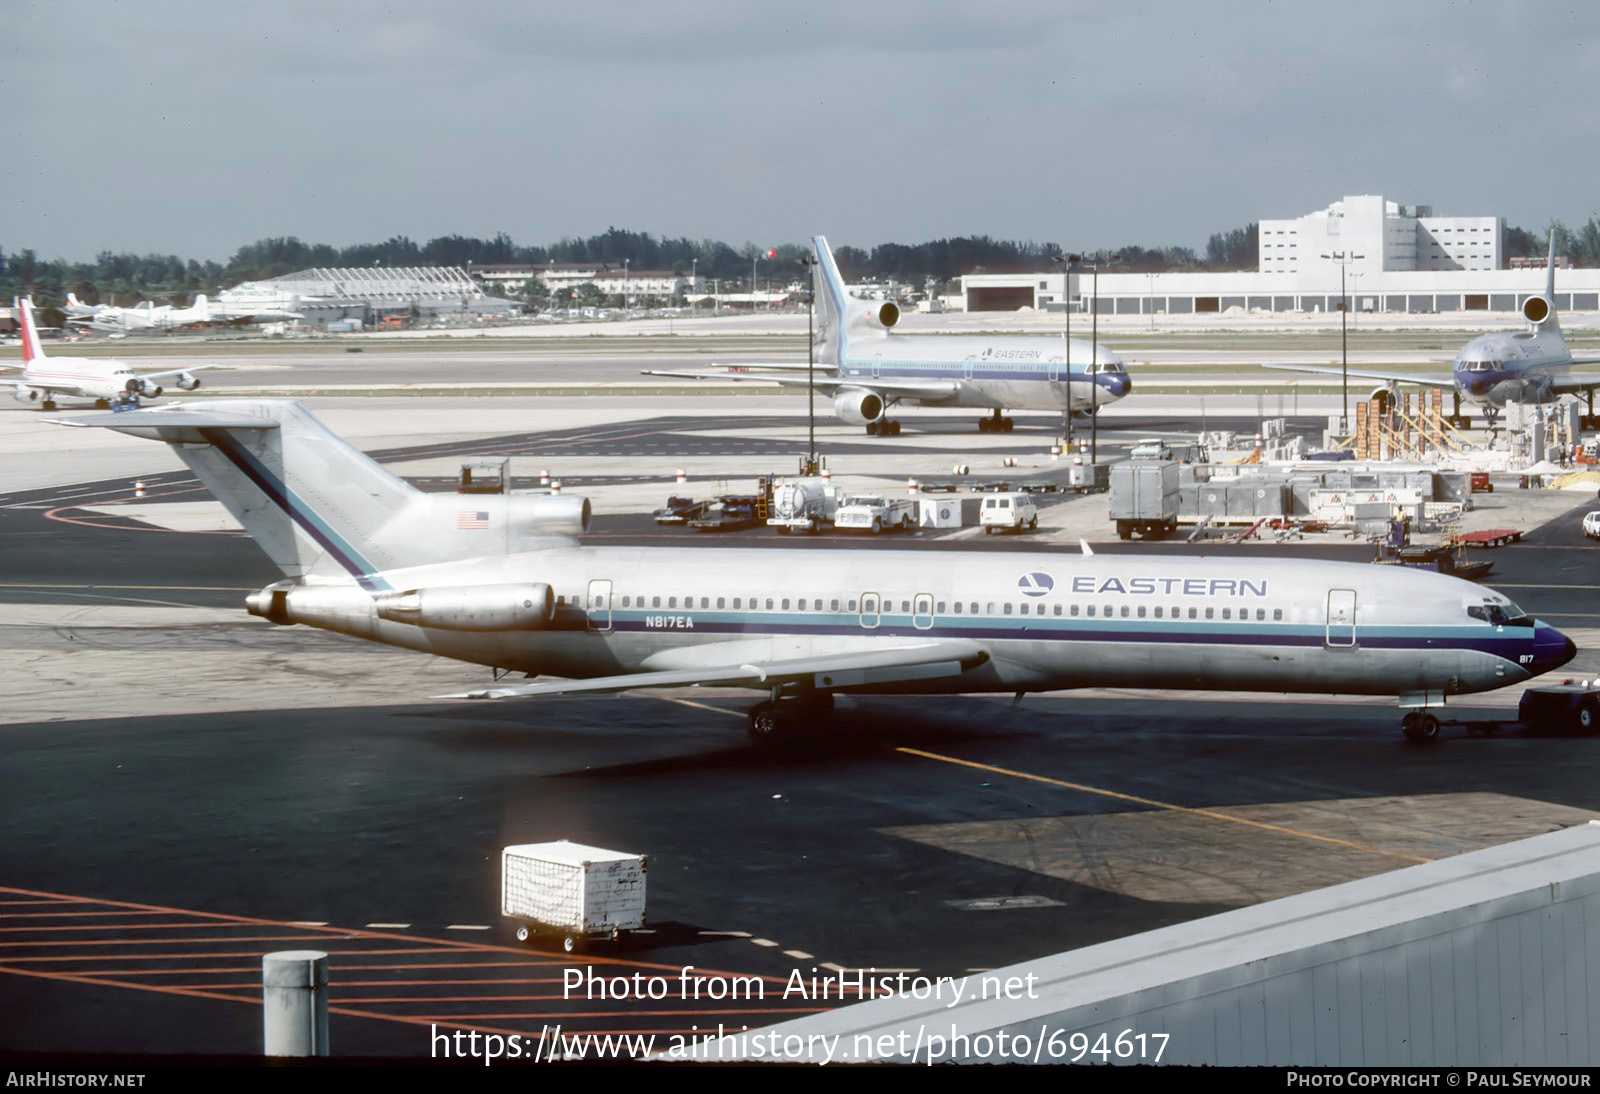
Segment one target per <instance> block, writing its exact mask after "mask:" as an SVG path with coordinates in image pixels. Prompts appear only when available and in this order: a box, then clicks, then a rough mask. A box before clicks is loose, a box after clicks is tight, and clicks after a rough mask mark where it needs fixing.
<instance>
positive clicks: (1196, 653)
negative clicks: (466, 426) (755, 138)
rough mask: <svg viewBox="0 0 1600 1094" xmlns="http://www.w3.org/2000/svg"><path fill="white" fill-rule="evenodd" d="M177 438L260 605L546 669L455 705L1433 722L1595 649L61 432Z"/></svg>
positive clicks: (1301, 578) (273, 447)
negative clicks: (248, 545) (1340, 711)
mask: <svg viewBox="0 0 1600 1094" xmlns="http://www.w3.org/2000/svg"><path fill="white" fill-rule="evenodd" d="M61 424H63V425H74V426H104V427H108V428H111V429H116V430H120V431H121V432H124V433H129V434H133V435H135V436H141V437H148V438H151V439H156V440H161V441H165V442H166V443H167V444H169V445H172V446H173V448H174V451H175V452H176V454H177V455H178V457H179V458H181V459H182V460H183V462H184V463H186V464H188V465H189V467H190V468H191V469H193V471H194V472H195V474H196V475H197V476H198V477H199V479H200V481H201V482H203V483H204V484H205V485H206V486H207V488H209V489H210V490H211V492H212V493H213V494H214V495H216V497H217V498H218V499H219V500H220V501H221V502H222V503H223V504H224V505H225V506H226V507H227V509H228V511H229V512H230V513H232V514H233V516H234V518H235V519H236V520H238V521H239V522H240V524H242V525H243V526H244V527H245V528H246V529H247V530H248V531H249V532H250V534H251V535H253V536H254V537H255V539H256V542H257V543H259V544H260V545H261V547H262V548H263V549H264V550H265V551H266V553H267V555H268V556H269V557H270V558H271V559H272V561H273V562H275V563H276V564H277V565H278V567H279V568H280V569H281V570H282V571H283V573H284V574H285V575H286V580H283V581H280V582H277V583H275V584H272V585H269V586H267V587H266V588H264V589H262V590H261V591H259V592H256V593H252V594H251V595H250V596H248V597H247V598H246V605H247V607H248V610H249V612H250V613H251V614H252V615H256V616H260V617H262V618H265V619H267V620H270V621H271V622H273V623H281V624H294V623H303V624H306V625H308V626H312V627H319V628H322V629H324V630H330V631H336V632H338V633H341V634H347V635H353V636H355V637H358V638H365V639H369V640H372V641H375V642H383V643H386V644H389V645H393V646H402V647H405V648H407V649H413V650H422V651H424V652H427V653H434V654H438V655H440V656H442V657H451V658H455V659H457V660H460V661H469V662H473V663H476V664H480V665H486V666H490V667H491V668H493V669H495V670H496V674H497V678H498V675H499V674H501V673H504V672H520V673H526V674H527V675H528V676H535V675H542V674H549V675H553V676H557V677H565V678H566V679H561V680H554V681H550V682H541V683H532V684H520V683H519V684H506V685H497V686H491V687H486V688H483V689H480V690H474V691H470V692H466V693H463V694H462V695H460V696H446V698H466V697H470V698H511V697H517V696H540V695H564V694H573V693H580V692H600V693H606V692H612V693H614V692H622V691H628V690H630V689H633V688H662V687H684V686H694V685H704V686H718V687H746V688H753V689H757V690H760V691H764V692H766V693H767V698H766V699H764V700H763V701H761V702H759V703H757V704H756V705H755V706H754V707H753V708H752V709H751V710H750V715H749V725H750V732H751V734H752V735H753V736H755V737H757V738H761V737H765V736H768V735H770V734H772V733H774V732H777V731H778V730H780V729H781V728H783V727H784V725H785V724H786V723H789V722H792V721H796V720H798V719H800V718H804V717H811V716H819V715H822V714H824V713H825V712H826V711H827V710H828V709H829V708H830V707H831V706H832V702H833V695H834V693H836V692H847V693H921V694H951V693H963V692H1011V693H1016V694H1017V695H1021V694H1022V693H1024V692H1032V691H1054V690H1057V689H1062V688H1081V687H1138V688H1185V689H1211V690H1225V691H1236V690H1243V691H1269V692H1280V693H1281V692H1323V693H1340V692H1343V693H1351V694H1365V695H1393V696H1396V697H1398V698H1399V701H1400V705H1401V706H1402V707H1406V708H1409V713H1407V715H1406V716H1405V719H1404V721H1403V722H1402V728H1403V729H1404V730H1405V732H1406V733H1407V734H1408V735H1410V736H1413V737H1420V738H1427V737H1432V736H1435V735H1436V734H1437V733H1438V730H1439V720H1438V718H1437V717H1436V716H1435V715H1434V714H1432V713H1430V712H1429V709H1428V708H1431V707H1437V706H1439V705H1441V704H1443V703H1444V702H1445V700H1446V698H1447V697H1449V696H1455V695H1465V694H1468V693H1471V692H1477V691H1488V690H1490V689H1492V688H1499V687H1505V686H1507V685H1510V684H1519V683H1522V682H1524V681H1526V680H1529V679H1531V678H1533V677H1534V676H1537V675H1539V674H1540V673H1543V672H1548V671H1550V670H1551V669H1554V668H1556V667H1557V666H1559V665H1563V664H1565V663H1566V662H1568V661H1570V660H1571V659H1572V658H1573V656H1575V654H1576V652H1577V647H1576V646H1575V645H1574V644H1573V642H1572V641H1571V640H1570V639H1568V638H1567V637H1566V636H1565V635H1563V634H1561V633H1560V632H1559V631H1557V630H1556V629H1555V628H1553V627H1551V626H1549V625H1547V624H1545V623H1542V622H1539V621H1537V620H1535V619H1532V618H1530V617H1529V616H1528V615H1526V614H1525V613H1524V612H1522V611H1521V610H1520V609H1518V608H1517V606H1516V605H1515V604H1513V603H1512V602H1511V601H1510V600H1509V599H1507V598H1506V597H1505V596H1503V595H1501V594H1500V593H1497V592H1494V591H1492V590H1489V589H1484V588H1482V587H1480V586H1478V585H1475V584H1473V583H1472V582H1469V581H1463V580H1461V579H1459V578H1455V577H1449V576H1446V575H1443V574H1438V573H1431V572H1425V571H1421V570H1415V569H1410V568H1407V567H1400V566H1371V565H1361V564H1359V563H1351V562H1323V561H1315V560H1306V559H1262V558H1250V559H1226V558H1199V559H1195V558H1184V557H1176V556H1162V555H1115V556H1113V555H1092V554H1087V553H1085V554H1082V555H1067V554H1059V553H1052V554H1042V553H1041V554H1010V553H1006V554H994V553H985V552H977V551H968V552H946V551H867V552H862V551H851V550H809V551H795V550H788V551H784V550H768V549H756V550H739V549H734V550H729V549H718V548H704V547H691V548H665V547H661V548H639V547H589V546H584V545H582V544H580V543H579V540H578V537H579V536H580V535H581V534H582V533H584V532H585V531H586V530H587V529H588V524H589V503H588V501H587V500H586V499H583V498H576V497H570V496H565V495H561V496H550V495H543V494H499V495H495V494H484V495H472V496H466V497H464V496H461V495H457V494H428V493H423V492H422V491H419V490H417V489H416V488H414V487H412V486H411V485H410V484H408V483H406V482H404V481H403V480H401V479H398V478H396V477H395V476H394V475H392V474H390V473H389V472H388V471H386V470H384V469H383V468H382V467H380V466H378V464H376V463H375V462H373V461H372V460H371V459H370V458H368V457H367V456H366V455H364V454H362V453H361V452H359V451H357V450H356V449H355V448H353V447H351V446H350V445H349V444H347V443H346V442H345V441H343V440H341V439H340V438H339V437H337V436H335V435H334V434H332V433H331V432H329V431H328V429H327V428H326V427H325V426H323V425H322V423H321V422H319V421H317V419H316V418H314V417H313V416H312V415H311V414H310V413H309V412H308V411H307V410H306V409H305V408H304V407H302V406H301V405H300V404H298V403H295V402H291V401H285V400H226V401H223V400H208V401H207V402H206V403H205V404H204V405H201V404H198V403H174V404H171V405H169V406H166V407H154V408H148V409H145V410H130V411H126V412H123V413H120V414H103V415H92V416H89V417H81V418H72V419H63V420H62V423H61Z"/></svg>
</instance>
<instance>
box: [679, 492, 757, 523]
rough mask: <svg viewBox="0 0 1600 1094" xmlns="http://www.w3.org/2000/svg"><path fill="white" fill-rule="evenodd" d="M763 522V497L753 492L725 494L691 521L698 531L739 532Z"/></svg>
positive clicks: (714, 499)
mask: <svg viewBox="0 0 1600 1094" xmlns="http://www.w3.org/2000/svg"><path fill="white" fill-rule="evenodd" d="M760 523H761V499H760V498H759V497H757V496H755V495H753V494H723V495H721V496H719V497H716V498H713V499H712V500H711V501H710V502H709V503H708V504H707V505H706V509H705V512H704V513H702V514H701V515H700V516H698V517H693V518H691V519H690V521H689V527H690V528H693V529H694V530H695V531H696V532H738V531H742V530H743V529H745V528H754V527H756V526H757V525H758V524H760Z"/></svg>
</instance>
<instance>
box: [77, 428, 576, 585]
mask: <svg viewBox="0 0 1600 1094" xmlns="http://www.w3.org/2000/svg"><path fill="white" fill-rule="evenodd" d="M61 424H63V425H76V426H103V427H105V428H108V429H115V430H118V431H119V432H122V433H129V434H132V435H134V436H137V437H147V438H149V439H151V440H158V441H165V442H166V443H167V444H170V445H171V446H172V447H173V450H174V451H175V452H176V453H177V455H178V456H179V458H181V459H182V460H183V462H184V463H186V464H188V465H189V467H190V468H191V469H192V470H193V471H194V473H195V475H196V476H197V477H198V478H199V479H200V481H201V482H202V483H204V484H205V486H206V488H207V489H208V490H210V491H211V493H212V494H214V495H215V496H216V498H217V500H218V501H220V502H222V504H223V505H224V506H226V507H227V510H228V512H229V513H231V514H232V515H233V518H234V519H235V520H237V521H238V522H239V523H240V524H242V525H243V526H244V527H245V530H246V531H248V532H249V533H250V535H251V536H253V537H254V538H255V541H256V542H257V543H259V544H260V545H261V548H262V550H264V551H266V553H267V556H268V557H269V558H271V559H272V561H273V562H274V563H276V564H277V566H278V568H279V569H281V570H282V571H283V572H284V573H285V574H286V575H288V576H289V577H291V578H295V579H297V580H302V581H308V582H314V583H327V584H343V583H347V582H352V581H353V582H355V583H356V584H357V585H360V586H361V587H362V588H364V589H367V590H369V591H371V592H384V591H388V590H389V589H390V588H391V587H392V586H391V585H390V584H389V579H388V577H387V576H385V575H386V574H388V573H390V572H391V571H395V570H404V569H407V568H409V567H413V566H427V565H431V564H433V563H439V562H456V561H462V560H466V559H476V558H497V557H503V556H504V555H505V554H507V553H508V552H510V551H513V550H527V549H532V548H534V547H537V546H547V545H549V544H550V539H551V537H571V536H576V535H578V534H579V533H581V532H583V531H585V530H587V527H588V522H589V503H588V501H587V500H586V499H584V498H579V497H556V498H552V497H543V496H528V495H509V494H507V495H481V496H474V497H472V498H471V499H470V500H468V499H463V498H460V497H458V496H457V495H455V494H425V493H423V492H422V491H420V490H418V489H416V488H415V487H414V486H412V485H411V484H410V483H408V482H406V481H405V480H403V479H400V478H397V477H396V476H394V475H392V474H390V473H389V472H388V471H386V470H384V469H383V468H382V467H380V466H378V464H377V463H376V462H375V461H374V460H373V459H372V458H371V457H370V456H368V455H367V454H366V453H364V452H362V451H360V450H359V449H357V448H355V447H354V446H353V445H351V444H349V443H348V442H347V441H345V440H344V439H342V438H341V437H339V436H337V435H336V434H334V433H333V432H332V431H331V430H329V429H328V427H327V426H325V425H323V424H322V423H321V422H320V421H318V420H317V419H316V417H314V416H313V415H312V414H311V412H310V411H308V410H307V409H306V408H305V407H303V406H301V405H300V404H299V403H297V402H294V401H292V400H288V399H228V400H207V401H206V402H205V403H204V404H196V403H174V404H171V405H169V406H165V407H159V408H151V409H146V410H130V411H125V412H123V413H118V414H102V415H91V416H88V417H82V418H71V419H66V420H64V421H62V422H61Z"/></svg>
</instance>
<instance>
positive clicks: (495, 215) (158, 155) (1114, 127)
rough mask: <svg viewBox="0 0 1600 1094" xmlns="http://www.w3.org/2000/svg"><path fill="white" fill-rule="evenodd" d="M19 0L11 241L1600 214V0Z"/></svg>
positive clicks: (722, 234)
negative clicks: (1386, 210)
mask: <svg viewBox="0 0 1600 1094" xmlns="http://www.w3.org/2000/svg"><path fill="white" fill-rule="evenodd" d="M784 8H785V9H786V11H785V13H783V14H780V13H779V12H778V5H775V4H764V3H754V2H737V0H689V2H684V3H673V2H670V0H654V2H635V0H606V2H604V3H597V4H593V5H580V4H573V3H570V2H564V3H520V2H517V0H506V2H502V3H499V4H493V3H475V4H468V5H447V4H443V3H419V2H412V0H391V2H387V3H384V2H365V0H361V2H348V0H336V2H333V3H328V2H326V0H318V2H300V0H277V2H275V3H271V4H251V5H242V4H227V3H215V2H200V0H162V2H150V3H112V2H100V0H91V2H87V3H64V2H63V3H42V2H32V0H6V2H5V4H4V6H3V8H0V11H3V12H4V14H5V19H4V34H3V37H0V58H3V63H0V89H3V100H4V102H5V103H6V104H7V109H6V110H5V119H4V121H3V122H0V134H3V135H4V139H5V150H4V152H3V153H0V199H3V200H0V247H4V248H5V249H6V250H8V251H13V250H18V249H21V248H23V247H32V248H33V249H34V250H36V251H38V252H39V253H40V256H41V257H44V258H67V259H72V260H86V259H88V258H91V257H92V256H93V254H94V253H95V252H96V251H97V250H101V249H109V250H114V251H135V252H140V253H145V252H160V253H173V254H178V255H181V256H183V257H186V258H199V259H208V258H209V259H216V260H219V261H221V260H225V259H227V258H228V257H229V256H230V255H231V254H232V253H233V251H234V250H235V249H236V248H237V247H239V246H240V245H241V244H244V243H248V242H252V241H254V240H256V239H259V238H262V237H264V236H276V235H296V236H299V237H300V238H301V239H303V240H306V241H308V242H321V243H333V244H336V245H346V244H350V243H358V242H375V241H380V240H382V239H386V238H388V237H389V236H392V235H407V236H410V237H411V238H413V239H415V240H417V241H418V242H422V241H424V240H427V239H429V238H432V237H434V236H439V235H448V234H461V235H469V236H489V235H492V234H493V233H495V232H497V231H504V232H506V233H508V234H509V235H510V236H511V237H512V238H513V239H515V240H516V241H517V242H519V243H547V242H551V241H553V240H556V239H559V238H561V237H563V236H583V235H589V234H592V233H596V232H601V231H604V230H605V229H606V228H607V227H610V226H616V227H619V228H629V229H635V230H639V231H648V232H651V233H654V234H656V235H666V236H689V237H693V238H704V237H710V238H715V239H722V240H726V241H728V242H731V243H733V244H735V245H739V244H741V243H744V242H747V241H749V242H755V243H758V244H760V245H762V246H767V245H770V244H774V243H780V242H799V241H801V240H803V239H804V238H805V237H807V236H809V235H811V234H813V233H821V234H825V235H827V236H829V237H830V239H831V241H832V242H833V243H834V244H835V245H839V244H843V243H848V244H853V245H856V246H863V247H870V246H872V245H873V244H876V243H881V242H885V241H895V242H903V243H913V242H920V241H923V240H927V239H933V238H938V237H942V236H951V235H968V234H987V235H991V236H995V237H999V238H1004V239H1021V240H1038V241H1043V240H1052V241H1056V242H1060V243H1062V244H1065V245H1067V246H1069V247H1072V248H1084V249H1091V248H1099V247H1114V246H1120V245H1123V244H1127V243H1136V244H1140V245H1143V246H1156V245H1168V244H1180V245H1187V246H1191V247H1195V248H1196V249H1200V248H1203V247H1204V245H1205V241H1206V238H1207V237H1208V236H1209V235H1210V234H1211V233H1212V232H1216V231H1225V230H1227V229H1230V228H1235V227H1241V226H1243V225H1245V224H1247V223H1249V222H1250V221H1252V220H1259V219H1261V218H1263V217H1293V216H1299V215H1302V214H1304V213H1307V212H1310V211H1312V210H1314V209H1319V208H1322V207H1324V206H1326V205H1328V204H1329V203H1330V202H1332V201H1335V200H1337V199H1338V198H1340V197H1341V196H1343V195H1345V194H1360V193H1381V194H1383V195H1384V196H1386V197H1387V198H1389V199H1390V200H1395V201H1400V202H1403V203H1407V204H1412V203H1427V204H1432V206H1433V207H1434V210H1435V212H1436V213H1439V214H1440V215H1462V216H1485V215H1500V216H1504V217H1505V218H1507V220H1508V222H1509V223H1511V224H1516V225H1521V226H1523V227H1527V228H1530V229H1532V228H1537V227H1539V226H1541V225H1542V224H1543V223H1544V222H1545V221H1546V220H1547V219H1548V218H1550V217H1552V216H1554V217H1559V218H1561V219H1563V220H1565V221H1567V222H1568V223H1569V224H1575V223H1581V222H1583V221H1584V220H1587V219H1588V218H1589V217H1591V216H1596V215H1600V170H1597V168H1600V152H1597V149H1600V4H1596V3H1594V2H1593V0H1572V2H1555V0H1540V2H1534V0H1525V2H1520V3H1518V2H1511V0H1506V2H1492V3H1485V2H1478V3H1472V2H1462V0H1457V2H1447V0H1383V2H1369V0H1356V2H1345V3H1338V4H1319V3H1311V2H1301V0H1294V2H1279V3H1268V2H1248V0H1242V2H1236V3H1235V2H1228V0H1211V2H1209V3H1194V2H1192V0H1191V2H1180V3H1142V2H1130V0H1121V2H1105V3H1100V2H1089V0H1083V2H1067V0H1040V2H1032V0H1027V2H998V0H997V2H991V3H977V2H974V0H951V2H946V0H905V2H898V0H895V2H886V3H875V2H872V0H865V2H862V0H857V2H854V3H833V2H825V0H824V2H809V3H806V2H802V3H792V4H787V5H784Z"/></svg>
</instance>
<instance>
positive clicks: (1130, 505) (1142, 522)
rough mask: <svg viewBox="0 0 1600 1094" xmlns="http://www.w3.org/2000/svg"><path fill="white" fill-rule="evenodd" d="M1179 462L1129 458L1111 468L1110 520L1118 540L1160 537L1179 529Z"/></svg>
mask: <svg viewBox="0 0 1600 1094" xmlns="http://www.w3.org/2000/svg"><path fill="white" fill-rule="evenodd" d="M1179 501H1180V497H1179V493H1178V465H1177V464H1176V463H1173V462H1171V461H1167V460H1138V461H1135V460H1130V461H1128V462H1127V463H1119V464H1116V465H1115V466H1113V467H1112V468H1111V519H1112V520H1113V521H1115V522H1116V525H1117V537H1118V538H1119V539H1131V538H1133V537H1134V536H1135V535H1137V536H1139V537H1140V538H1142V539H1161V538H1162V537H1164V536H1167V535H1169V534H1171V533H1172V532H1175V531H1177V530H1178V503H1179Z"/></svg>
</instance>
